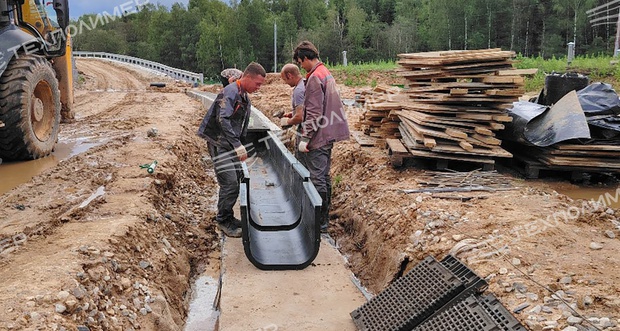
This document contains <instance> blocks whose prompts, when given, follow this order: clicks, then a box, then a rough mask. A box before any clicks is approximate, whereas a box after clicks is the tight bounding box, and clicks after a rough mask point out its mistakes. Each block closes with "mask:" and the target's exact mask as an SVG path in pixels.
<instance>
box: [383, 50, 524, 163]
mask: <svg viewBox="0 0 620 331" xmlns="http://www.w3.org/2000/svg"><path fill="white" fill-rule="evenodd" d="M514 56H515V53H514V52H512V51H502V50H501V49H484V50H471V51H447V52H426V53H413V54H400V55H399V61H398V64H399V65H400V68H399V69H398V74H399V75H400V76H402V77H404V78H406V79H407V81H408V84H407V88H406V89H404V90H403V92H404V94H405V95H406V98H404V101H402V102H401V106H402V110H396V111H392V112H391V113H392V114H395V115H398V117H399V118H400V124H399V132H400V134H401V142H402V144H404V146H405V147H406V149H407V150H408V151H409V152H410V153H411V154H412V155H413V156H416V157H423V158H431V159H437V160H444V162H445V161H446V160H447V161H466V162H474V163H480V164H485V165H486V168H489V165H491V168H492V167H493V165H494V163H495V160H494V158H496V157H503V158H510V157H512V154H510V153H509V152H507V151H506V150H504V149H503V148H502V147H501V146H500V145H501V143H502V142H501V140H500V139H498V138H497V137H496V133H497V131H499V130H502V129H503V128H504V123H506V122H510V121H512V117H511V116H509V115H508V112H507V109H508V108H510V107H511V106H512V103H513V102H514V101H517V100H518V98H519V97H520V96H522V95H523V94H524V92H525V89H524V78H523V77H522V76H521V75H523V74H530V73H531V72H529V71H528V72H525V71H522V70H516V69H514V68H513V67H512V63H513V61H512V59H513V58H514ZM397 143H398V141H395V140H393V139H390V140H388V147H390V149H397V150H402V146H392V145H391V144H397Z"/></svg>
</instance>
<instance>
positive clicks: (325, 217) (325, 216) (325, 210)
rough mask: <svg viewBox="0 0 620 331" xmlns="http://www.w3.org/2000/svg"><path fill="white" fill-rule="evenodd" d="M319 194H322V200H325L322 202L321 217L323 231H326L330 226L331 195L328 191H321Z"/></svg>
mask: <svg viewBox="0 0 620 331" xmlns="http://www.w3.org/2000/svg"><path fill="white" fill-rule="evenodd" d="M319 195H320V196H321V200H323V203H322V204H321V216H320V218H319V220H320V222H321V232H323V233H326V232H327V228H328V226H329V196H328V193H326V192H319Z"/></svg>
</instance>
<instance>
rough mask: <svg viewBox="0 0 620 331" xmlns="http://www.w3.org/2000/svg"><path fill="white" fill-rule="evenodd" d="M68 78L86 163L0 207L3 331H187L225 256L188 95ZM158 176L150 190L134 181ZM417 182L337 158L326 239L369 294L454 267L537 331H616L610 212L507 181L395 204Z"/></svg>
mask: <svg viewBox="0 0 620 331" xmlns="http://www.w3.org/2000/svg"><path fill="white" fill-rule="evenodd" d="M78 69H79V70H80V71H81V72H82V77H84V79H83V81H81V85H80V88H79V90H78V91H77V93H76V114H77V118H76V121H75V122H74V123H70V124H63V126H62V132H61V137H60V142H79V143H80V144H81V145H82V146H89V147H90V148H89V149H88V150H86V151H83V152H81V153H79V154H77V155H74V156H71V157H69V158H67V159H65V160H63V161H61V162H60V163H59V164H58V165H56V166H54V167H51V168H50V169H48V170H46V171H44V172H43V173H41V174H40V175H38V176H35V177H34V178H33V179H32V180H31V181H30V182H27V183H25V184H22V185H20V186H18V187H16V188H14V189H13V190H11V191H9V192H7V193H5V194H3V195H0V279H1V285H0V330H5V329H8V330H22V329H25V330H37V329H41V330H75V329H76V327H77V326H79V325H88V326H89V327H90V328H91V330H131V329H132V328H133V329H138V328H140V329H143V330H164V331H165V330H181V329H182V327H183V324H184V319H185V316H186V315H187V306H188V302H187V300H188V291H189V285H190V278H191V277H192V276H194V275H197V274H198V273H200V272H201V271H202V270H203V269H205V268H206V267H207V264H208V263H216V262H215V261H218V258H219V251H220V248H219V241H218V235H217V234H216V232H215V230H214V227H213V224H212V223H211V222H209V221H208V220H210V219H211V217H212V216H213V211H214V209H213V208H214V206H215V199H216V184H215V182H214V179H213V174H212V173H211V172H210V170H211V165H210V164H209V159H208V157H206V154H207V153H206V150H205V148H204V143H203V142H202V141H201V140H200V139H199V138H197V137H196V135H195V134H194V132H195V129H196V127H197V126H198V124H199V121H200V119H201V117H202V115H203V110H201V108H200V105H199V104H198V103H197V102H195V101H193V100H191V99H190V98H189V97H187V96H186V95H185V94H183V93H182V92H183V87H179V88H176V87H169V88H166V89H164V90H153V89H150V88H148V84H149V82H152V81H162V79H161V77H158V76H149V75H148V74H145V73H141V72H138V71H135V70H132V69H130V68H127V67H124V66H120V65H117V64H111V63H106V62H101V61H91V60H83V59H80V60H79V62H78ZM270 83H271V84H268V85H265V86H264V87H263V88H262V89H261V91H260V92H259V93H257V94H256V95H254V96H252V100H253V104H254V105H255V106H257V107H258V108H259V109H263V110H265V112H266V113H271V112H273V111H275V110H279V108H286V107H288V104H289V101H288V99H287V98H288V95H289V94H288V93H290V89H289V88H288V87H287V86H285V85H283V84H281V83H280V82H279V81H278V80H277V79H272V80H271V81H270ZM342 92H343V95H344V96H345V97H346V98H352V97H353V94H354V90H353V89H348V88H345V87H342ZM348 111H349V120H350V122H351V123H350V124H354V122H355V119H356V118H357V116H356V115H358V114H359V110H356V109H353V108H351V109H349V110H348ZM153 128H156V129H157V130H151V129H153ZM149 131H151V132H153V133H154V132H155V131H156V134H150V135H149V134H148V132H149ZM153 160H157V161H158V162H159V163H158V166H157V168H156V171H155V173H154V174H153V175H149V174H148V173H147V172H146V170H145V169H141V168H140V167H139V166H140V165H142V164H146V163H150V162H152V161H153ZM423 174H424V173H423V171H421V170H418V169H417V168H406V169H404V170H394V169H392V168H391V167H390V166H389V164H388V159H387V157H386V153H385V151H384V150H381V149H378V148H360V147H359V146H358V145H357V144H356V143H355V142H354V141H349V142H346V143H340V144H338V145H337V147H336V148H335V150H334V162H333V171H332V178H333V180H334V197H333V213H332V214H333V220H332V222H333V224H334V226H333V227H332V229H331V230H330V231H331V235H332V237H334V238H335V239H336V241H337V243H338V244H339V246H340V247H341V249H342V252H343V253H344V254H345V255H347V257H348V261H349V263H350V267H351V270H352V271H353V272H354V273H355V274H356V275H357V276H358V277H359V278H360V279H361V281H362V283H363V284H364V285H365V286H367V287H368V288H369V289H370V290H371V291H372V292H375V293H377V292H379V291H380V290H382V289H383V288H385V286H387V285H388V284H389V283H390V282H391V281H392V280H393V279H394V278H395V277H397V276H398V275H400V274H402V273H403V272H406V271H407V270H409V269H410V268H411V267H413V265H415V264H416V263H417V262H418V261H419V260H420V259H422V258H424V257H425V256H427V255H429V254H430V255H434V256H436V257H437V258H441V257H443V256H444V255H445V254H447V253H449V252H451V251H452V252H453V253H455V254H456V255H457V256H458V257H459V258H461V259H462V260H463V261H465V262H467V263H468V264H469V265H470V267H471V268H472V269H474V271H476V272H477V273H478V274H479V275H480V276H482V277H485V278H487V280H488V281H489V284H490V290H491V291H493V293H495V294H496V295H497V296H499V297H500V298H501V300H502V301H503V303H504V304H505V305H506V306H507V307H508V308H509V309H511V310H512V309H515V308H517V307H519V306H527V307H526V308H524V309H522V310H521V312H520V313H519V314H518V315H517V317H518V318H519V319H520V320H521V321H522V322H523V323H524V324H526V325H527V326H528V328H529V329H531V330H542V329H543V328H544V329H549V330H563V329H564V328H566V327H567V326H569V324H570V325H575V328H576V329H577V330H588V329H594V327H596V328H598V329H607V330H612V329H618V327H617V326H616V325H617V324H618V318H619V317H620V298H619V297H618V294H619V293H620V275H619V274H618V272H617V270H616V269H617V268H616V266H618V265H619V264H620V255H618V253H617V252H618V250H619V249H620V242H619V241H618V239H617V236H618V235H620V231H619V229H618V223H617V222H618V219H619V217H620V213H619V212H618V211H616V210H614V209H612V208H609V207H607V206H605V205H601V204H599V205H596V204H591V203H584V202H582V201H573V200H571V199H569V198H567V197H566V196H563V195H561V194H557V193H555V192H554V191H553V190H552V189H550V187H549V186H547V185H546V184H544V183H540V182H529V181H528V182H526V181H523V180H519V179H515V178H513V177H509V178H508V179H507V181H508V182H510V183H511V184H512V185H513V186H515V187H516V189H515V190H512V191H505V192H501V193H494V194H488V195H487V196H485V197H480V198H475V199H471V200H469V201H467V202H462V201H460V200H450V199H445V198H439V197H437V196H433V195H429V194H405V193H403V192H402V191H401V190H402V189H413V188H418V187H420V185H421V184H420V177H421V176H422V175H423ZM615 193H616V192H615V191H614V190H611V191H610V194H609V197H607V196H603V199H602V202H603V203H604V204H605V203H606V202H610V201H611V200H614V199H617V198H618V196H616V195H615ZM270 295H272V294H270ZM580 316H582V317H584V318H586V319H588V318H589V319H590V320H591V321H590V322H587V321H584V320H579V318H581V317H580ZM571 317H572V318H571Z"/></svg>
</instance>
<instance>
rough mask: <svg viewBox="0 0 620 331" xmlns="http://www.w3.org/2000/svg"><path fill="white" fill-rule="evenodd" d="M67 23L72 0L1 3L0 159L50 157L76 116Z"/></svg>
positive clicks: (3, 0)
mask: <svg viewBox="0 0 620 331" xmlns="http://www.w3.org/2000/svg"><path fill="white" fill-rule="evenodd" d="M48 5H49V6H51V7H52V9H53V12H51V13H50V12H48V10H47V7H48ZM50 14H52V15H51V16H50ZM54 16H55V18H56V20H53V19H52V18H53V17H54ZM68 25H69V4H68V0H53V1H47V2H46V0H0V159H5V160H28V159H37V158H40V157H44V156H47V155H49V154H50V153H51V152H52V151H53V149H54V146H55V144H56V141H57V139H58V132H59V127H60V121H61V119H63V120H71V119H73V118H74V114H73V110H72V106H73V74H72V68H73V66H72V56H71V38H70V36H69V34H68V32H67V31H68V29H67V28H68Z"/></svg>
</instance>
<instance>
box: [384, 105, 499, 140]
mask: <svg viewBox="0 0 620 331" xmlns="http://www.w3.org/2000/svg"><path fill="white" fill-rule="evenodd" d="M395 113H396V114H400V115H402V116H405V117H408V118H410V119H418V120H420V121H423V122H425V123H426V124H427V125H430V123H432V124H437V125H443V128H447V127H458V129H459V130H462V131H463V132H466V133H475V132H476V131H473V130H474V129H479V130H483V131H484V132H491V134H488V135H490V136H495V133H493V132H492V130H501V129H504V125H503V124H499V123H495V122H490V123H489V124H492V123H494V124H499V125H500V126H499V128H498V129H495V128H493V127H492V126H491V125H485V124H482V123H485V122H484V121H482V122H478V121H475V120H466V119H459V118H455V117H448V116H436V115H430V114H425V113H421V112H417V111H413V110H403V111H399V112H395Z"/></svg>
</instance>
